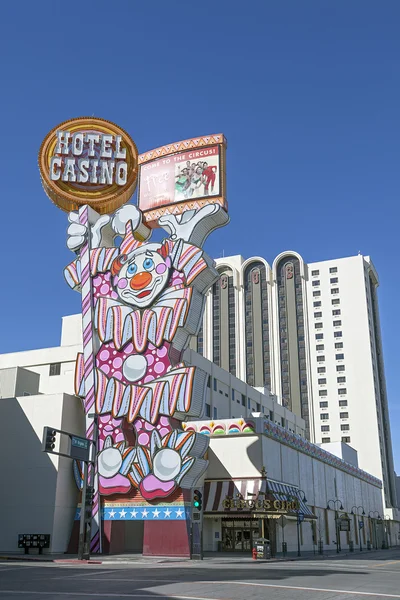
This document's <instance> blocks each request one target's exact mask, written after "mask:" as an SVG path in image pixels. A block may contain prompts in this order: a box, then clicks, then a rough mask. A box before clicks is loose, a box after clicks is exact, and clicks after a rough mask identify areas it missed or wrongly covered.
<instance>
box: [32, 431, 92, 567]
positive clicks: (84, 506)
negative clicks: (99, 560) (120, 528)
mask: <svg viewBox="0 0 400 600" xmlns="http://www.w3.org/2000/svg"><path fill="white" fill-rule="evenodd" d="M57 433H59V434H60V435H61V436H64V438H65V436H66V437H67V439H66V442H67V443H66V446H67V447H66V451H65V452H61V450H60V448H61V447H62V438H60V443H59V445H58V447H59V449H58V450H56V449H55V448H56V438H57ZM42 451H43V452H47V453H48V454H57V455H58V456H65V457H66V458H72V459H73V460H79V461H82V462H83V487H82V501H81V516H80V524H79V548H78V558H79V559H80V560H82V559H83V558H88V557H89V556H90V532H91V520H92V503H93V491H94V490H93V487H92V486H89V485H88V481H87V480H88V465H89V464H92V465H93V463H94V457H95V451H96V440H95V439H94V440H90V439H88V438H84V437H80V436H78V435H75V434H74V433H69V432H68V431H62V430H61V429H55V428H54V427H44V428H43V443H42Z"/></svg>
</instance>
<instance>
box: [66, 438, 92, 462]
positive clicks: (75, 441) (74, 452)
mask: <svg viewBox="0 0 400 600" xmlns="http://www.w3.org/2000/svg"><path fill="white" fill-rule="evenodd" d="M70 456H71V458H74V459H75V460H84V461H89V458H90V440H88V439H86V438H81V437H78V436H76V435H71V450H70Z"/></svg>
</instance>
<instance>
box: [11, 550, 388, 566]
mask: <svg viewBox="0 0 400 600" xmlns="http://www.w3.org/2000/svg"><path fill="white" fill-rule="evenodd" d="M393 551H397V552H398V551H399V548H398V547H397V548H391V549H389V550H364V549H363V551H362V552H360V550H359V549H358V550H355V551H354V552H350V551H349V550H348V549H346V550H342V552H339V553H337V552H336V550H326V551H324V553H323V554H317V553H315V554H314V552H312V551H309V552H302V553H301V556H297V552H288V553H287V554H286V556H285V557H284V556H283V555H282V554H278V555H277V556H275V557H274V558H271V559H269V560H262V559H261V560H260V559H259V560H257V562H259V563H274V562H293V561H296V562H298V561H314V560H340V559H343V558H347V559H349V558H356V557H357V559H359V560H361V559H368V558H369V557H374V559H377V560H378V559H379V558H382V559H383V558H385V557H386V556H387V554H388V553H391V552H393ZM7 560H10V561H22V562H25V561H29V562H37V563H39V562H54V563H60V564H62V563H65V564H74V565H75V564H76V565H86V564H89V565H100V564H107V565H112V564H132V565H134V564H137V563H140V564H147V565H151V564H162V563H164V564H166V563H196V564H198V563H199V562H203V563H211V564H246V563H254V562H256V561H254V560H253V559H252V557H251V554H247V553H246V554H238V553H229V552H227V553H222V552H218V553H217V552H205V553H204V560H203V561H191V560H190V559H189V558H184V557H172V556H171V557H162V556H143V555H142V554H111V555H93V557H92V558H91V560H89V561H87V560H82V561H80V560H78V559H77V557H76V554H73V555H72V554H42V555H37V554H36V555H35V554H19V553H15V554H13V553H5V554H0V561H7Z"/></svg>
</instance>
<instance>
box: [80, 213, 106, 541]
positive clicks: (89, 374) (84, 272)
mask: <svg viewBox="0 0 400 600" xmlns="http://www.w3.org/2000/svg"><path fill="white" fill-rule="evenodd" d="M90 213H92V214H90ZM96 216H97V214H96V213H95V212H94V211H92V210H91V209H90V208H89V206H83V207H82V208H80V210H79V223H80V224H81V225H85V226H86V227H87V228H88V239H87V241H86V243H85V244H84V245H83V246H82V249H81V252H80V265H81V285H82V291H81V301H82V332H83V334H82V335H83V363H84V379H85V400H84V407H85V417H86V437H87V438H89V439H91V440H95V439H96V437H97V431H96V419H95V417H94V414H93V412H94V410H95V407H94V401H95V372H94V366H95V365H94V344H93V288H92V279H91V277H90V249H91V239H90V225H91V222H90V221H91V220H96ZM90 217H92V218H90ZM89 415H91V416H89ZM88 480H89V482H90V485H92V486H93V487H94V495H93V507H92V528H91V540H90V550H91V552H93V553H96V552H101V536H100V499H99V489H98V476H97V462H96V461H95V463H94V465H89V476H88Z"/></svg>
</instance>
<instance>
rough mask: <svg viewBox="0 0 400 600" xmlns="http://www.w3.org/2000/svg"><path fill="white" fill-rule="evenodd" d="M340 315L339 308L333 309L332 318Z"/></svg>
mask: <svg viewBox="0 0 400 600" xmlns="http://www.w3.org/2000/svg"><path fill="white" fill-rule="evenodd" d="M340 313H341V311H340V308H335V309H333V311H332V316H334V317H338V316H339V315H340Z"/></svg>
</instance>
